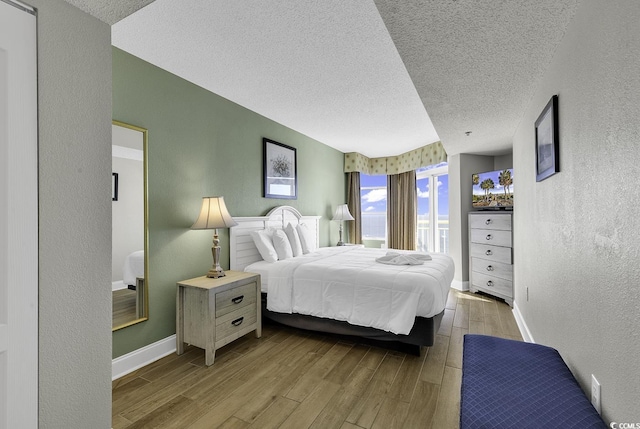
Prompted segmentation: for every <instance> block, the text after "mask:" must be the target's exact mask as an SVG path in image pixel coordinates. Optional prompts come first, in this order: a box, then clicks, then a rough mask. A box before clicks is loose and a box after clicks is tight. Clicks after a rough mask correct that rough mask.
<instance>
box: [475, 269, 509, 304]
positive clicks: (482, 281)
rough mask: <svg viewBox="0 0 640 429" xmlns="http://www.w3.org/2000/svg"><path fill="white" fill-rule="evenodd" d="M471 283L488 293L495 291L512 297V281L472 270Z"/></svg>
mask: <svg viewBox="0 0 640 429" xmlns="http://www.w3.org/2000/svg"><path fill="white" fill-rule="evenodd" d="M471 283H472V285H473V286H474V287H477V288H478V289H482V290H483V291H486V292H488V293H497V294H500V295H503V296H506V297H508V298H513V283H512V282H511V281H510V280H505V279H500V278H498V277H493V276H488V275H486V274H480V273H477V272H474V273H473V274H472V280H471Z"/></svg>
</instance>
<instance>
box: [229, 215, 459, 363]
mask: <svg viewBox="0 0 640 429" xmlns="http://www.w3.org/2000/svg"><path fill="white" fill-rule="evenodd" d="M234 220H235V221H236V222H237V223H238V225H237V226H234V227H232V228H231V232H230V267H231V269H232V270H238V271H249V272H255V273H258V274H260V276H261V281H262V289H263V290H262V292H263V294H262V295H263V316H264V317H265V318H268V319H271V320H274V321H276V322H279V323H282V324H285V325H289V326H293V327H296V328H301V329H307V330H313V331H319V332H326V333H332V334H340V335H345V336H351V337H358V338H359V339H361V340H368V341H369V342H370V341H373V342H376V343H377V344H378V345H380V342H382V344H383V345H385V346H388V347H393V348H396V349H400V350H402V351H406V352H410V353H414V354H419V352H420V347H421V346H431V345H433V342H434V339H435V334H436V332H437V330H438V328H439V325H440V321H441V319H442V316H443V314H444V307H445V304H446V299H447V296H448V293H449V288H450V285H451V281H452V279H453V274H454V266H453V261H452V260H451V258H450V257H449V256H447V255H444V254H431V255H430V256H431V260H429V261H426V262H424V264H422V265H387V264H382V263H379V262H376V259H377V258H384V257H386V255H387V254H388V250H386V249H365V248H363V247H362V246H344V247H332V248H318V246H317V244H318V243H319V220H320V216H302V215H301V214H300V213H299V212H298V211H297V210H296V209H295V208H293V207H289V206H279V207H276V208H274V209H273V210H271V211H270V212H269V213H268V214H267V215H266V216H258V217H234ZM301 227H303V229H302V230H300V228H301ZM291 228H298V231H299V232H300V237H301V241H302V242H303V244H304V242H305V241H306V242H307V243H306V244H307V246H306V247H307V249H305V250H307V251H306V252H304V254H302V255H298V256H295V257H288V258H286V259H285V260H278V261H277V262H273V261H270V262H267V261H265V259H268V258H265V257H263V255H262V254H261V252H260V251H259V250H258V247H256V244H258V245H260V244H259V243H258V242H257V241H256V240H254V237H253V236H255V235H256V234H257V233H258V231H262V232H265V231H270V233H272V234H275V233H274V231H277V230H281V231H283V230H287V232H290V229H291ZM305 229H306V233H304V230H305ZM279 234H280V235H283V234H282V233H279ZM274 240H275V239H274ZM292 247H295V246H293V245H292ZM303 247H305V246H303ZM394 252H399V253H403V254H408V255H412V254H415V252H401V251H394ZM294 253H295V250H294Z"/></svg>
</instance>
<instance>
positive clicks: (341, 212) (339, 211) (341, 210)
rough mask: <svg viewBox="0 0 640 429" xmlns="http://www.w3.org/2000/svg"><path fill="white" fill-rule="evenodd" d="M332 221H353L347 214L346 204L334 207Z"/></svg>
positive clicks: (349, 214)
mask: <svg viewBox="0 0 640 429" xmlns="http://www.w3.org/2000/svg"><path fill="white" fill-rule="evenodd" d="M333 220H354V218H353V216H351V213H349V207H347V205H346V204H340V205H339V206H338V207H336V212H335V213H334V214H333Z"/></svg>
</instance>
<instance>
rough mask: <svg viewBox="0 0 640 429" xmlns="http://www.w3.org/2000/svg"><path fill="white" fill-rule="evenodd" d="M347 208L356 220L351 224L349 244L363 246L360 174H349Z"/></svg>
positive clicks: (353, 172) (354, 172) (355, 172)
mask: <svg viewBox="0 0 640 429" xmlns="http://www.w3.org/2000/svg"><path fill="white" fill-rule="evenodd" d="M347 184H348V185H347V186H348V187H347V206H348V207H349V211H350V212H351V216H353V217H354V219H355V220H353V221H351V222H348V224H349V242H350V243H353V244H362V214H361V204H360V173H359V172H357V171H352V172H350V173H347Z"/></svg>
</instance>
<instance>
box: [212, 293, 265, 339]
mask: <svg viewBox="0 0 640 429" xmlns="http://www.w3.org/2000/svg"><path fill="white" fill-rule="evenodd" d="M254 302H255V301H254ZM256 320H257V314H256V306H255V305H247V306H244V307H241V308H238V309H236V310H234V311H232V312H230V313H227V314H225V315H224V316H222V317H219V318H216V342H220V341H224V340H225V338H226V337H229V336H232V335H236V333H238V332H240V331H245V330H246V329H247V328H250V327H252V326H253V325H255V323H256Z"/></svg>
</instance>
